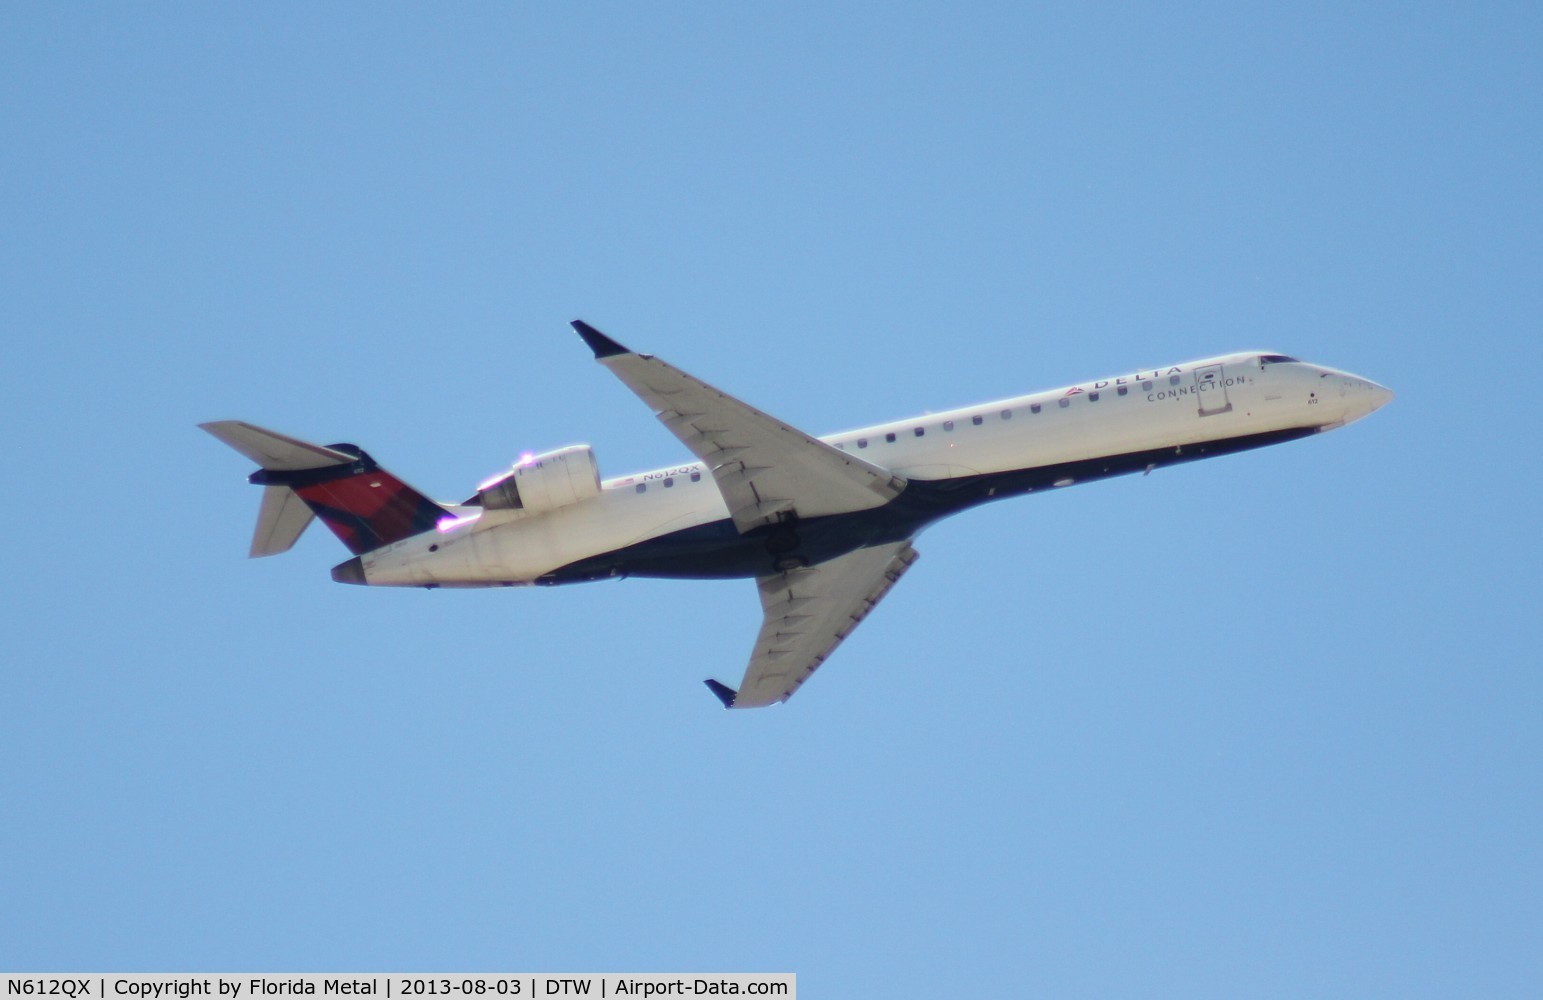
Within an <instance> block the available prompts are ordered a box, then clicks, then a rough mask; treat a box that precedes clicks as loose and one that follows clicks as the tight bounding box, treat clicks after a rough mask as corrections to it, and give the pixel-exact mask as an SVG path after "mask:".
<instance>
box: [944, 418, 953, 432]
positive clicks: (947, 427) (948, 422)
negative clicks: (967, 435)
mask: <svg viewBox="0 0 1543 1000" xmlns="http://www.w3.org/2000/svg"><path fill="white" fill-rule="evenodd" d="M943 429H944V430H945V431H951V430H953V429H954V422H953V421H952V420H945V421H943Z"/></svg>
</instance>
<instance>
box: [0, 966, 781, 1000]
mask: <svg viewBox="0 0 1543 1000" xmlns="http://www.w3.org/2000/svg"><path fill="white" fill-rule="evenodd" d="M797 994H798V986H797V977H795V976H794V975H793V974H792V973H764V974H762V973H715V974H711V975H707V974H699V975H689V974H679V973H639V974H618V973H604V974H601V973H591V974H588V975H582V974H581V975H573V974H566V975H558V974H548V975H532V974H530V973H517V974H510V975H488V974H467V975H450V976H447V975H444V974H436V975H432V976H431V975H416V976H402V975H390V976H388V975H370V974H364V975H353V976H336V975H326V974H320V973H303V974H294V975H272V974H270V975H233V974H230V973H223V974H219V975H182V974H176V973H134V974H125V975H110V976H104V975H100V974H97V975H90V976H56V975H49V976H42V975H27V976H15V975H12V976H7V977H6V988H5V997H4V998H0V1000H5V998H10V997H45V998H46V997H62V998H65V1000H189V998H190V997H216V998H224V1000H269V998H280V997H310V996H320V997H328V996H335V997H378V998H385V1000H393V998H395V997H401V998H407V1000H418V998H427V997H450V996H454V997H485V998H489V1000H492V998H497V997H519V998H521V1000H524V998H527V997H538V998H546V997H584V998H591V997H594V998H599V1000H606V998H609V997H626V998H628V1000H646V998H650V997H709V996H747V997H748V996H756V997H786V998H790V1000H796V998H797Z"/></svg>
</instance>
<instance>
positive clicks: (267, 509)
mask: <svg viewBox="0 0 1543 1000" xmlns="http://www.w3.org/2000/svg"><path fill="white" fill-rule="evenodd" d="M315 517H316V514H315V513H314V512H313V511H312V510H311V508H310V507H309V506H307V505H306V502H305V501H304V500H301V499H300V498H299V497H298V496H296V495H295V491H294V490H292V489H290V488H289V487H288V486H264V487H263V503H262V507H260V508H259V509H258V511H257V530H256V531H254V532H253V533H252V551H251V556H252V558H253V559H256V558H258V557H259V556H276V555H278V554H279V553H280V552H288V551H289V550H290V549H292V548H294V547H295V542H296V541H298V540H299V538H300V535H301V534H302V533H303V532H304V531H305V529H306V528H308V527H310V524H311V521H312V520H314V519H315Z"/></svg>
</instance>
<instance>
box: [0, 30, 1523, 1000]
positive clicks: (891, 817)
mask: <svg viewBox="0 0 1543 1000" xmlns="http://www.w3.org/2000/svg"><path fill="white" fill-rule="evenodd" d="M1540 43H1543V30H1540V17H1539V14H1538V12H1537V10H1536V9H1535V8H1534V7H1532V6H1530V5H1525V4H1514V5H1498V4H1497V5H1482V6H1479V7H1477V8H1475V7H1472V6H1470V5H1414V6H1411V5H1357V6H1356V7H1355V8H1354V9H1350V10H1346V9H1343V6H1342V5H1316V6H1315V5H1298V6H1295V7H1293V8H1292V9H1289V10H1287V9H1282V8H1279V7H1276V6H1269V5H1267V6H1244V7H1226V6H1216V5H1200V6H1192V7H1180V6H1176V5H1171V4H1163V5H1150V6H1131V5H1108V6H1101V7H1098V8H1096V9H1087V8H1086V7H1085V6H1084V5H1065V6H1044V7H1037V8H1032V9H1029V8H1026V7H1025V6H1024V5H1006V4H1004V5H991V4H977V5H966V6H963V7H961V6H959V5H942V4H936V5H933V4H907V5H899V6H898V7H895V6H890V5H873V4H860V5H842V6H840V7H838V8H836V9H832V8H831V7H830V5H823V4H822V5H795V4H782V5H775V6H771V7H762V8H754V9H752V8H748V7H742V6H731V5H706V4H702V5H692V4H669V5H657V6H655V7H654V8H653V9H646V8H645V7H643V6H642V5H620V4H596V5H589V6H587V7H585V8H583V9H578V8H577V7H575V6H573V5H556V4H549V5H528V6H519V7H517V6H513V5H505V6H468V7H461V8H459V9H453V10H450V11H441V10H430V9H429V8H427V7H422V6H414V5H369V6H365V5H343V4H335V5H327V6H325V7H320V8H318V7H315V6H310V5H306V6H302V5H265V6H246V7H238V8H214V7H209V6H207V5H195V4H162V5H155V6H153V7H130V6H126V5H114V6H105V7H104V6H98V7H94V8H90V9H86V8H72V7H69V6H61V5H53V4H11V5H8V6H6V7H5V8H4V9H3V10H0V94H3V95H4V101H3V104H0V123H3V125H4V134H5V138H6V141H5V142H4V143H3V144H0V179H3V183H0V225H3V232H4V234H5V238H4V239H3V240H0V304H3V305H0V308H3V313H0V315H3V318H4V331H5V344H6V351H5V354H6V363H5V365H4V366H3V369H0V388H3V392H0V415H3V416H4V418H5V422H6V425H7V426H8V427H9V428H10V435H9V437H8V444H7V446H6V456H7V460H6V461H5V463H4V464H3V469H4V472H3V477H4V484H5V489H4V491H3V495H4V502H5V505H6V508H7V512H8V513H9V515H10V517H9V520H10V522H11V524H12V526H13V530H12V535H11V539H10V543H9V545H8V550H9V553H10V556H9V558H8V559H7V560H6V563H5V567H6V570H7V571H6V572H5V573H4V574H3V576H4V582H3V583H0V590H3V597H4V600H3V607H4V608H5V611H4V612H3V615H0V649H3V651H4V652H3V659H4V661H5V666H4V669H3V672H0V679H3V686H0V706H3V707H0V720H3V724H0V804H3V808H0V898H3V899H4V900H6V902H5V904H4V905H3V906H0V968H6V969H12V970H16V969H27V968H30V969H44V968H47V969H60V970H65V969H100V970H118V969H124V970H132V969H169V970H182V969H195V970H219V969H225V970H233V969H252V970H311V969H317V970H321V969H443V970H575V971H597V970H681V971H692V970H792V971H795V972H797V973H798V974H799V983H800V986H801V987H802V988H803V989H804V991H805V994H806V995H808V996H844V997H855V996H894V997H906V996H935V995H941V994H942V993H944V992H946V993H948V994H950V995H987V994H992V993H993V992H995V994H996V995H1069V996H1131V995H1165V994H1166V995H1184V996H1202V997H1203V996H1219V997H1220V996H1229V997H1230V996H1237V995H1266V996H1268V995H1278V996H1302V995H1314V996H1364V995H1368V994H1391V995H1406V996H1421V995H1429V996H1447V995H1452V994H1454V993H1462V994H1467V995H1487V996H1504V995H1526V994H1527V993H1528V992H1529V991H1530V990H1532V989H1535V988H1536V984H1537V982H1538V981H1539V979H1540V978H1543V962H1540V959H1539V956H1540V954H1543V951H1540V949H1539V948H1538V942H1539V940H1540V935H1543V902H1540V900H1543V850H1540V843H1539V830H1540V828H1543V823H1540V821H1543V810H1540V800H1539V788H1540V779H1543V767H1540V751H1543V737H1540V735H1539V729H1540V727H1539V725H1538V720H1539V714H1540V709H1543V697H1540V695H1543V679H1540V677H1539V667H1540V657H1539V655H1538V645H1537V643H1538V639H1537V631H1538V629H1537V626H1538V625H1539V620H1540V594H1543V587H1540V582H1543V581H1540V576H1539V564H1540V555H1543V553H1540V551H1539V541H1538V537H1539V535H1538V530H1537V525H1536V521H1537V509H1538V506H1537V499H1536V497H1537V495H1538V488H1539V486H1540V480H1539V476H1538V472H1537V466H1538V459H1539V457H1540V455H1539V445H1538V443H1537V438H1536V427H1537V416H1536V413H1537V409H1536V404H1535V401H1534V397H1533V395H1532V394H1531V390H1530V388H1529V386H1530V385H1531V384H1532V383H1533V382H1534V381H1535V380H1536V373H1537V371H1538V369H1539V364H1540V361H1543V358H1540V350H1539V347H1538V328H1539V318H1540V313H1543V310H1540V305H1543V281H1540V275H1539V262H1540V260H1543V254H1540V250H1543V246H1540V236H1539V233H1540V231H1543V227H1540V222H1543V218H1540V214H1543V213H1540V211H1539V209H1540V199H1543V195H1540V192H1543V183H1540V179H1543V178H1540V164H1543V155H1540V154H1543V138H1540V136H1543V133H1540V131H1539V129H1538V127H1537V125H1538V122H1539V121H1540V120H1543V108H1540V102H1543V63H1540V62H1539V61H1538V59H1537V58H1536V53H1537V51H1538V49H1539V46H1540ZM576 316H581V317H583V318H586V319H588V320H589V321H590V322H593V323H594V324H596V325H597V326H599V327H600V328H601V329H603V330H605V331H607V332H608V333H610V334H612V335H613V336H615V337H617V338H618V339H620V340H622V341H623V342H625V343H628V344H630V345H632V346H635V347H637V348H639V349H641V350H647V351H650V352H654V353H657V354H659V355H660V356H662V357H665V358H667V359H669V360H671V361H672V362H674V363H676V364H678V365H680V366H681V367H683V368H685V369H686V370H688V371H691V372H693V373H694V374H697V375H699V376H701V377H703V378H705V379H707V380H709V381H711V382H713V383H715V384H717V385H720V386H722V387H723V388H725V389H726V390H728V391H730V392H732V393H735V394H736V395H739V396H740V397H742V398H744V399H746V400H748V401H750V402H752V403H753V404H755V405H757V406H760V407H762V408H764V409H767V410H769V411H771V412H773V413H775V414H776V415H777V416H779V417H781V418H783V419H785V420H787V421H790V422H792V423H794V424H796V425H798V426H800V427H803V428H806V429H808V430H810V431H812V432H816V433H823V432H829V431H835V430H840V429H844V428H847V427H852V426H857V425H861V424H864V423H871V422H875V421H879V420H885V419H891V418H897V417H902V416H905V415H908V414H912V413H916V412H920V411H922V410H926V409H943V408H945V407H950V406H955V405H963V404H968V403H972V402H976V401H980V400H985V399H990V398H994V397H1001V396H1007V395H1015V394H1019V393H1023V392H1028V391H1032V390H1036V389H1041V388H1047V387H1052V386H1055V385H1059V384H1065V383H1069V382H1073V381H1079V380H1084V379H1090V378H1096V377H1101V376H1105V375H1110V374H1115V373H1119V372H1123V371H1130V370H1133V369H1136V368H1139V367H1144V366H1147V365H1153V364H1163V363H1171V362H1176V361H1180V360H1185V359H1189V358H1195V357H1202V356H1205V355H1208V354H1214V353H1221V352H1224V351H1230V350H1242V349H1250V348H1268V349H1271V350H1277V351H1284V352H1288V353H1291V354H1295V355H1298V356H1302V357H1305V358H1308V359H1311V360H1314V361H1318V362H1321V363H1324V364H1329V365H1333V366H1336V367H1341V368H1346V369H1349V370H1351V371H1354V372H1357V373H1359V374H1362V375H1365V376H1367V377H1369V378H1373V379H1375V380H1377V381H1379V382H1382V383H1384V384H1386V385H1388V386H1390V387H1391V388H1393V389H1395V390H1396V391H1397V392H1398V398H1397V399H1396V400H1395V401H1394V403H1393V404H1392V405H1390V406H1389V407H1388V408H1387V409H1385V410H1383V411H1382V412H1379V413H1377V414H1376V415H1375V416H1373V417H1372V418H1370V419H1368V420H1366V421H1364V422H1362V423H1359V424H1356V425H1354V426H1352V427H1350V428H1347V429H1345V430H1342V431H1337V432H1335V433H1333V434H1329V435H1324V436H1322V437H1320V438H1314V439H1312V440H1307V441H1302V442H1297V443H1293V444H1289V445H1284V446H1281V447H1278V448H1270V449H1265V450H1263V451H1259V452H1254V453H1250V454H1246V455H1241V456H1235V457H1230V458H1225V459H1220V460H1217V461H1213V462H1204V463H1200V464H1198V465H1193V466H1189V467H1186V468H1180V469H1174V470H1169V471H1165V472H1161V473H1158V474H1154V475H1153V476H1151V477H1147V478H1144V479H1142V478H1136V479H1122V480H1117V481H1112V482H1107V483H1102V484H1095V485H1089V486H1087V487H1085V488H1079V489H1075V490H1068V491H1063V492H1059V493H1056V494H1055V495H1052V496H1044V497H1035V498H1030V499H1025V500H1019V501H1014V502H1009V503H1004V504H999V505H995V506H993V507H989V508H985V509H981V510H978V511H975V512H972V513H970V514H969V515H967V516H964V517H961V518H958V519H955V520H953V521H949V522H945V523H944V524H942V525H939V526H937V527H935V528H933V529H931V530H930V531H928V532H927V533H926V534H925V535H924V536H923V537H922V538H921V539H920V541H919V542H918V544H917V547H918V549H919V550H920V551H921V553H922V559H921V562H920V563H919V564H918V565H917V566H916V567H915V568H914V569H913V570H912V572H911V573H910V574H909V575H908V576H907V577H906V579H905V581H904V583H903V584H902V585H901V586H899V587H897V588H896V589H895V591H894V592H893V593H892V594H891V595H890V596H889V597H888V598H887V599H886V601H885V603H884V604H883V605H882V606H881V607H880V608H879V609H878V610H877V611H876V612H875V613H874V615H873V616H872V617H871V618H870V619H869V621H868V623H867V624H865V626H864V627H863V629H862V630H861V631H859V632H858V633H857V634H856V635H855V636H854V638H853V639H852V640H851V641H850V642H849V643H847V644H846V645H845V646H844V647H843V648H842V649H841V651H840V653H839V654H838V655H837V656H836V657H835V658H834V659H833V660H832V662H831V663H830V664H829V665H828V666H827V667H826V668H824V669H822V670H821V671H820V673H819V674H818V675H817V677H816V678H815V679H814V680H813V681H812V682H811V683H810V684H809V685H808V686H807V687H806V688H805V689H804V691H803V692H802V693H801V694H800V695H799V697H798V698H796V699H794V701H793V702H791V703H790V704H788V705H786V706H783V707H781V708H778V709H774V710H768V711H762V712H746V713H725V712H723V711H721V710H719V709H718V707H717V704H716V703H715V702H714V701H713V700H712V698H711V697H710V696H709V694H708V693H707V692H706V691H705V690H704V689H703V688H702V686H701V683H700V681H701V679H702V678H703V677H706V676H709V675H715V676H720V677H724V678H726V679H733V678H737V676H738V674H739V672H740V671H741V670H742V669H743V664H744V661H745V658H746V656H747V655H748V650H749V645H750V642H751V639H752V637H753V635H754V631H755V628H756V624H757V622H758V619H759V608H758V606H757V603H756V600H755V597H754V592H753V587H752V586H751V585H750V584H749V583H735V582H731V583H672V582H671V583H666V582H656V581H625V582H622V583H617V584H596V585H589V586H581V587H570V588H556V589H551V590H540V591H521V592H497V593H492V592H487V593H484V592H464V593H454V592H443V591H440V592H421V591H403V592H395V591H372V590H368V589H364V588H355V587H340V586H337V585H335V584H333V583H332V582H331V581H330V580H329V579H328V575H327V571H328V569H329V567H330V566H332V565H333V564H334V563H336V562H338V561H341V560H342V559H343V558H345V557H346V555H347V553H346V552H345V551H344V550H343V549H341V547H339V546H338V545H337V544H336V542H335V540H334V539H332V538H331V537H330V536H328V535H326V534H325V533H324V532H320V531H316V532H313V533H312V534H311V535H308V536H307V537H306V538H305V539H303V540H302V542H301V544H300V545H299V546H298V547H297V548H296V550H295V551H294V552H292V553H289V554H287V555H285V556H283V557H279V558H274V559H267V560H258V561H248V560H247V559H246V558H245V551H246V545H247V542H248V538H249V533H250V529H251V522H252V518H253V515H254V512H255V509H256V505H257V491H256V490H254V489H252V488H251V487H248V486H246V485H245V484H244V482H243V477H244V476H245V475H246V473H247V472H248V471H250V470H249V468H248V467H247V465H246V464H245V462H244V460H242V459H240V458H239V457H238V456H235V455H233V454H232V453H230V452H228V451H227V450H225V449H224V448H223V447H222V446H220V445H219V444H218V443H217V442H215V441H213V440H212V439H210V438H208V437H206V436H205V435H203V434H202V433H201V432H199V431H198V430H196V429H195V426H194V425H195V424H197V423H198V422H200V421H204V420H212V419H222V418H238V419H245V420H251V421H254V422H257V423H261V424H265V425H268V426H273V427H276V428H278V429H280V430H284V431H287V432H289V433H293V434H296V435H299V436H302V437H307V438H311V439H315V440H321V441H334V440H345V441H356V442H359V443H360V444H363V445H364V446H365V447H367V448H369V449H370V450H371V451H372V453H373V454H374V455H375V456H376V457H377V458H379V459H380V460H381V461H382V462H383V463H384V464H386V465H387V466H388V467H389V468H391V469H392V470H393V471H394V472H396V473H398V474H399V475H401V476H402V477H404V478H405V479H407V480H408V481H409V482H411V483H413V484H415V485H417V486H419V487H420V488H422V489H424V490H425V491H427V492H429V493H431V494H434V495H438V496H443V497H448V498H456V497H460V496H463V495H465V494H466V493H467V492H468V491H469V488H470V487H471V486H472V485H473V484H475V483H476V482H478V481H479V480H481V479H482V478H483V477H484V476H486V475H487V474H489V473H491V472H493V471H495V470H497V469H498V468H500V467H501V466H505V465H507V464H508V463H509V462H511V461H512V460H513V459H514V458H515V457H516V456H517V455H518V454H519V453H520V452H521V451H524V450H527V449H535V450H545V449H547V448H552V447H558V446H561V445H565V444H569V443H573V442H579V441H583V442H588V443H591V444H593V445H594V446H595V448H596V449H597V452H598V455H599V458H600V461H601V464H602V469H603V470H604V471H605V472H607V473H608V474H620V473H623V472H627V471H634V470H638V469H642V468H647V467H651V466H655V465H660V464H664V463H666V462H670V461H673V460H675V459H677V458H680V457H683V452H682V450H681V448H680V447H679V445H678V444H677V443H676V442H675V440H674V439H673V438H672V437H670V435H669V434H668V433H667V432H666V431H665V430H664V429H663V428H661V427H659V426H658V425H657V424H655V423H654V422H653V421H652V419H651V418H650V417H649V415H648V412H647V410H646V408H645V407H643V405H642V404H641V403H639V402H638V401H637V400H636V399H635V398H633V397H632V396H631V394H630V393H628V392H627V391H626V390H625V388H623V387H622V386H621V385H620V384H618V383H616V382H615V381H614V379H612V378H611V377H610V376H608V375H607V373H606V372H604V371H603V370H602V369H600V368H599V367H598V366H596V365H595V364H594V363H593V361H592V360H591V359H590V357H589V354H588V352H587V351H586V350H585V348H584V346H583V344H582V343H580V342H579V340H578V339H577V338H576V337H575V336H573V334H572V333H571V332H570V331H569V330H568V328H567V326H566V323H567V321H568V320H569V319H572V318H574V317H576Z"/></svg>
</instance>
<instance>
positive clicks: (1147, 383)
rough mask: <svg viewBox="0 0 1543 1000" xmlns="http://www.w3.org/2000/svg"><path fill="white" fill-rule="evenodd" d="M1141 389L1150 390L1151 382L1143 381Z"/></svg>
mask: <svg viewBox="0 0 1543 1000" xmlns="http://www.w3.org/2000/svg"><path fill="white" fill-rule="evenodd" d="M1141 391H1142V392H1151V391H1152V383H1151V382H1143V383H1141Z"/></svg>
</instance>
